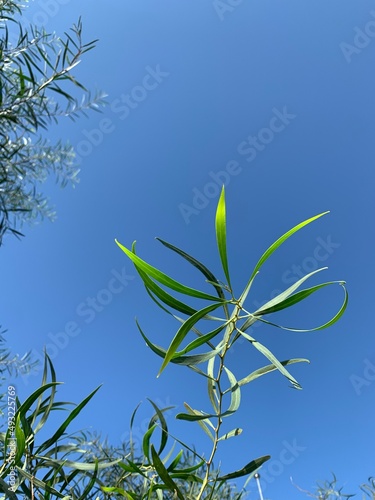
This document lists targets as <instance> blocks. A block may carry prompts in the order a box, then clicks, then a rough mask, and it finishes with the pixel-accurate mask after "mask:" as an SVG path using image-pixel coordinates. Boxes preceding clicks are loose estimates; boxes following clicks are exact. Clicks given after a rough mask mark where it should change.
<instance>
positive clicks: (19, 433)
mask: <svg viewBox="0 0 375 500" xmlns="http://www.w3.org/2000/svg"><path fill="white" fill-rule="evenodd" d="M15 427H16V429H15V431H16V432H15V434H16V442H17V453H16V456H15V459H14V462H15V463H16V464H18V461H19V460H20V459H21V458H22V456H23V454H24V453H25V442H26V441H25V434H24V432H23V430H22V427H21V423H20V415H19V414H18V415H17V417H16V426H15Z"/></svg>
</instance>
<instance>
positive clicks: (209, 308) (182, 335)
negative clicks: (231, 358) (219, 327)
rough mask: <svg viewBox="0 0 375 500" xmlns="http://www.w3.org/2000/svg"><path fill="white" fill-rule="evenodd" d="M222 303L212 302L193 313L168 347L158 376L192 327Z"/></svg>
mask: <svg viewBox="0 0 375 500" xmlns="http://www.w3.org/2000/svg"><path fill="white" fill-rule="evenodd" d="M220 306H221V304H217V303H216V304H211V305H209V306H207V307H204V308H203V309H201V310H200V311H197V312H196V313H195V314H193V315H192V316H191V317H190V318H188V319H187V320H186V321H185V322H184V323H183V324H182V325H181V326H180V328H179V329H178V331H177V333H176V335H175V336H174V338H173V340H172V342H171V344H170V346H169V347H168V350H167V353H166V355H165V358H164V361H163V363H162V365H161V368H160V370H159V373H158V377H159V376H160V374H161V373H162V372H163V370H164V369H165V367H166V366H167V365H168V363H169V362H170V361H171V359H172V358H173V356H174V354H175V352H176V351H177V349H178V347H179V346H180V345H181V343H182V341H183V340H184V338H185V337H186V335H187V334H188V333H189V331H190V330H191V329H192V327H193V326H194V325H195V324H196V323H197V322H198V321H199V320H200V319H202V318H203V317H204V316H206V314H208V313H209V312H211V311H214V310H215V309H217V308H218V307H220Z"/></svg>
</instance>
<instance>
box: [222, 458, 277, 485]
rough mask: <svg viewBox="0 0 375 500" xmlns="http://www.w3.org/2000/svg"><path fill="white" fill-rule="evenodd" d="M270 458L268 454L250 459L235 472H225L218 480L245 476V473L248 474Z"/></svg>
mask: <svg viewBox="0 0 375 500" xmlns="http://www.w3.org/2000/svg"><path fill="white" fill-rule="evenodd" d="M270 458H271V456H270V455H265V456H264V457H260V458H256V459H255V460H252V461H251V462H249V463H248V464H247V465H245V467H243V468H242V469H240V470H237V471H236V472H231V473H230V474H226V475H225V476H221V477H218V481H228V480H229V479H235V478H237V477H242V476H247V474H250V473H251V472H253V471H255V470H256V469H259V467H260V466H261V465H263V464H264V462H267V460H269V459H270Z"/></svg>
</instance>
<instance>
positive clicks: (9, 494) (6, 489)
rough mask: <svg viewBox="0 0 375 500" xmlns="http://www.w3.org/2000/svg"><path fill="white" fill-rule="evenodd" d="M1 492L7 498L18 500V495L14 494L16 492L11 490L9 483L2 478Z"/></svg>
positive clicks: (0, 481) (0, 480)
mask: <svg viewBox="0 0 375 500" xmlns="http://www.w3.org/2000/svg"><path fill="white" fill-rule="evenodd" d="M0 491H2V492H3V493H5V498H9V499H10V500H17V495H16V494H15V493H14V491H12V490H10V489H9V485H8V483H6V481H4V479H1V478H0Z"/></svg>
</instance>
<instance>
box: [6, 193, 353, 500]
mask: <svg viewBox="0 0 375 500" xmlns="http://www.w3.org/2000/svg"><path fill="white" fill-rule="evenodd" d="M322 215H324V214H320V215H318V216H315V217H312V218H311V219H308V220H306V221H304V222H301V223H300V224H298V225H297V226H295V227H294V228H292V229H291V230H290V231H288V232H287V233H285V234H284V235H283V236H281V237H280V238H279V239H278V240H277V241H276V242H275V243H273V244H272V245H271V246H270V247H269V248H268V249H267V250H266V252H264V254H263V255H262V256H261V258H260V259H259V261H258V263H257V264H256V266H255V268H254V270H253V272H252V274H251V276H250V278H249V280H248V282H247V285H246V287H245V289H244V290H243V291H242V293H241V294H240V295H239V296H237V297H236V296H235V295H234V292H233V291H232V287H231V279H230V273H229V265H228V260H227V250H226V208H225V193H224V189H223V191H222V194H221V197H220V200H219V203H218V207H217V212H216V236H217V244H218V250H219V255H220V259H221V262H222V267H223V272H224V275H225V278H226V283H222V282H221V281H219V280H218V279H217V278H216V277H215V276H214V274H213V273H212V272H211V271H210V270H208V268H207V267H206V266H204V265H203V264H202V263H200V262H199V261H198V260H196V259H195V258H193V257H191V256H190V255H188V254H187V253H186V252H183V251H182V250H180V249H179V248H177V247H175V246H173V245H171V244H170V243H167V242H165V241H163V240H160V241H161V243H162V244H163V245H164V246H166V247H167V248H168V249H170V250H172V251H174V252H175V253H177V254H178V255H180V256H181V257H183V258H184V259H185V260H187V261H188V262H189V263H190V264H192V265H193V266H194V267H195V268H197V269H198V270H199V271H200V272H201V273H202V274H203V275H204V277H205V278H206V280H207V282H208V284H209V285H210V286H213V287H214V291H215V293H216V295H211V294H209V293H206V292H203V291H200V290H196V289H194V288H191V287H188V286H186V285H183V284H182V283H179V282H178V281H176V280H174V279H172V278H171V277H169V276H168V275H166V274H164V273H162V272H161V271H159V270H158V269H156V268H154V267H152V266H151V265H149V264H147V263H146V262H145V261H143V260H142V259H140V258H139V257H138V256H137V254H136V251H135V244H133V246H132V248H131V250H128V249H127V248H126V247H124V246H123V245H121V244H120V243H118V245H119V246H120V248H121V249H122V250H123V251H124V252H125V253H126V255H127V256H128V257H129V258H130V259H131V260H132V261H133V263H134V265H135V267H136V270H137V271H138V273H139V275H140V277H141V278H142V280H143V282H144V285H145V287H146V290H147V292H148V293H149V295H150V296H151V297H152V298H153V300H154V301H155V302H156V303H157V305H158V306H160V307H161V308H162V310H164V311H166V312H168V313H169V314H171V315H172V316H173V317H174V318H175V319H176V320H177V321H178V323H179V327H178V329H177V332H176V334H175V336H174V338H173V339H172V341H171V343H170V345H169V347H167V348H166V349H165V348H163V347H160V346H158V345H156V344H154V343H153V342H152V341H151V340H149V338H148V337H147V336H146V335H145V333H144V332H143V330H142V329H141V327H140V325H139V323H138V322H137V325H138V328H139V330H140V333H141V335H142V336H143V338H144V339H145V341H146V343H147V344H148V346H149V347H150V348H151V349H152V350H153V351H154V352H155V353H156V354H157V355H158V356H160V357H161V358H162V364H161V368H160V372H159V374H160V373H162V372H163V371H164V369H166V368H167V366H168V364H169V363H170V362H171V363H176V364H179V365H182V366H186V367H188V368H189V369H191V370H192V371H194V372H195V373H196V374H198V375H200V376H201V377H203V378H204V381H205V383H206V384H207V390H208V399H209V402H210V404H211V406H212V410H210V411H209V412H203V411H198V410H195V409H193V408H192V407H191V406H190V405H189V404H188V403H185V408H186V410H187V411H186V413H179V414H178V415H177V418H178V419H180V420H187V421H190V422H196V423H198V424H199V425H200V427H201V428H202V430H203V431H204V432H205V433H206V434H207V435H208V436H209V437H210V439H211V441H212V447H211V450H210V452H209V454H208V456H207V457H205V455H204V454H203V453H201V452H198V451H196V450H195V449H194V448H192V447H191V446H190V445H188V444H186V443H183V442H182V441H181V440H179V439H177V438H175V437H174V436H171V435H170V433H169V429H168V425H167V421H166V418H165V412H166V411H169V410H170V408H169V407H168V408H159V407H158V406H157V405H156V404H155V403H154V402H152V401H151V400H150V404H151V406H152V408H153V415H152V417H151V418H150V420H149V424H148V428H147V430H146V432H145V433H144V435H143V439H142V447H141V450H140V452H139V451H136V448H135V444H134V441H133V439H132V437H131V438H130V441H129V443H126V444H125V445H124V446H123V447H120V448H113V447H110V446H109V445H108V444H107V443H106V442H104V443H103V442H100V441H99V439H96V438H95V437H94V438H93V437H92V436H90V435H89V434H87V433H85V432H81V433H78V434H70V435H69V434H67V431H68V428H69V427H70V424H71V423H72V421H73V420H74V419H75V418H76V417H77V415H79V414H80V413H81V411H82V410H83V409H84V408H85V406H86V405H87V404H88V402H89V401H90V400H91V398H92V397H93V396H94V394H95V393H96V391H97V390H98V388H97V389H95V390H94V391H93V392H92V393H91V394H89V395H88V396H87V397H86V398H85V399H84V400H83V401H82V402H81V403H79V404H78V405H76V406H73V408H71V406H72V403H67V402H61V401H57V400H56V393H57V389H58V385H59V382H57V381H56V375H55V371H54V368H53V365H52V362H51V360H50V359H49V357H48V356H47V355H46V356H45V366H44V371H43V376H42V381H41V385H40V387H39V388H38V389H37V390H36V391H34V392H33V393H32V394H31V395H30V396H29V397H28V398H26V400H25V401H24V402H23V403H21V401H20V400H19V399H18V397H17V395H16V394H15V388H14V387H13V386H9V387H8V393H7V402H8V426H7V428H3V429H2V430H3V432H2V433H1V434H0V440H1V442H2V447H1V452H0V459H1V463H2V465H1V466H0V491H2V492H4V493H5V496H3V497H0V500H2V499H3V498H11V499H16V498H17V495H20V494H23V495H24V496H25V497H26V498H28V499H32V500H34V499H45V500H52V499H55V498H64V499H65V500H78V499H79V500H84V499H87V500H94V499H99V498H103V499H106V498H114V497H115V498H126V499H130V500H135V499H136V500H146V499H155V500H172V499H173V500H175V499H180V500H200V499H203V498H204V499H206V500H219V499H222V500H240V499H241V498H244V494H245V489H242V490H241V491H240V492H238V491H237V490H236V489H232V487H231V484H230V481H231V480H232V479H237V478H241V477H245V476H248V478H249V479H250V478H251V477H252V476H253V475H254V474H255V473H256V472H257V471H258V470H259V468H260V467H261V465H262V464H263V463H264V462H266V461H267V460H268V459H269V458H270V457H269V456H268V455H265V456H262V457H259V458H256V459H253V460H251V461H250V462H249V463H247V464H246V465H245V466H244V467H243V468H241V469H240V470H237V471H234V472H230V473H223V472H222V471H221V469H220V468H216V467H215V466H214V458H215V456H216V452H217V449H218V447H219V445H220V443H221V441H223V440H226V439H230V438H233V437H235V436H238V435H240V434H241V429H239V428H235V429H233V430H230V429H229V430H228V429H225V428H224V425H225V420H226V419H227V417H229V416H231V415H233V414H234V413H235V412H236V411H237V410H238V408H239V406H240V402H241V393H240V391H241V388H243V386H245V385H246V384H248V383H250V382H252V381H254V380H256V379H257V378H259V377H261V376H262V375H265V374H266V373H269V372H272V371H275V370H278V371H279V372H280V373H281V374H282V375H283V376H284V377H286V378H287V380H288V381H289V382H290V383H291V384H292V387H294V388H297V389H300V388H301V386H300V384H299V383H298V382H297V380H296V379H295V378H294V377H293V375H292V374H291V373H290V372H289V366H291V365H292V364H294V363H298V362H305V361H307V360H305V359H303V358H296V359H287V360H284V361H279V360H278V359H277V358H276V356H275V355H274V354H273V353H272V352H271V351H270V350H269V349H268V348H267V347H266V346H264V345H262V344H261V343H259V341H258V340H256V339H255V338H253V337H252V336H250V335H249V334H248V333H246V331H247V330H249V328H250V326H251V325H252V324H254V322H255V321H261V322H264V323H266V324H269V325H273V326H277V327H279V328H282V329H284V330H291V331H307V330H295V329H292V328H287V327H284V326H280V325H277V324H275V323H272V322H270V321H269V320H268V319H265V316H267V315H269V314H272V313H275V312H277V311H280V310H283V309H285V308H287V307H290V306H292V305H294V304H296V303H298V302H300V301H302V300H304V299H305V298H306V297H308V296H310V295H311V294H313V293H315V292H317V291H319V290H320V289H322V288H324V287H326V286H328V285H333V284H339V285H340V286H341V287H342V288H343V290H344V300H343V304H342V306H341V307H340V309H339V311H338V312H337V313H336V314H335V315H334V316H333V318H332V319H331V320H329V321H328V322H326V323H324V324H323V325H320V326H317V327H316V328H313V329H311V330H308V331H314V330H320V329H322V328H327V327H328V326H330V325H332V324H334V323H335V322H336V321H337V320H338V319H339V318H340V317H341V316H342V314H343V313H344V311H345V308H346V305H347V292H346V289H345V286H344V283H343V282H341V281H339V282H326V283H321V284H318V285H314V286H311V287H310V288H305V289H302V290H301V289H300V290H299V291H297V290H298V289H299V288H300V287H301V285H302V284H303V283H304V282H305V281H306V280H307V279H308V278H310V277H311V276H313V275H314V274H316V273H318V272H320V271H322V269H320V270H318V271H315V272H313V273H310V274H308V275H307V276H305V277H304V278H301V279H300V280H299V281H297V283H295V284H294V285H292V286H291V287H289V288H288V289H287V290H285V291H284V292H282V293H281V294H280V295H279V296H277V297H275V298H274V299H272V300H271V301H269V302H268V303H267V304H265V305H264V306H262V307H261V308H259V309H258V310H256V311H254V312H252V313H250V312H248V311H247V309H246V307H245V301H246V299H247V296H248V294H249V292H250V289H251V285H252V283H253V281H254V279H255V277H256V276H257V274H258V272H259V270H260V268H261V266H262V265H263V264H264V263H265V262H266V260H267V259H268V258H269V257H270V256H271V255H272V254H273V252H274V251H275V250H276V249H277V248H278V247H279V246H280V245H281V244H282V243H283V242H285V241H286V240H287V239H288V238H289V237H290V236H292V235H293V234H294V233H296V232H297V231H298V230H299V229H302V228H303V227H304V226H306V225H307V224H309V223H311V222H313V221H314V220H316V219H318V218H319V217H320V216H322ZM158 283H161V284H162V285H164V288H162V287H161V286H160V285H159V284H158ZM165 287H167V288H169V289H171V290H174V291H177V292H180V293H182V294H184V295H188V296H189V297H193V298H195V299H201V300H204V301H209V305H207V304H205V305H204V307H203V308H201V309H195V308H194V307H193V306H192V305H188V304H186V303H185V302H182V301H181V300H179V299H177V298H176V297H174V296H173V295H172V294H170V293H169V292H168V291H167V290H166V289H165ZM196 302H197V301H196ZM170 309H173V310H174V311H176V312H177V313H175V312H172V311H171V310H170ZM219 309H222V316H223V317H219V316H216V315H215V316H213V315H212V313H214V311H215V314H218V313H217V311H218V310H219ZM180 313H182V314H183V315H185V316H187V318H186V319H182V318H180V316H179V314H180ZM212 321H213V322H215V326H214V327H213V328H212V327H211V328H210V327H206V328H202V327H201V324H202V323H206V324H209V323H210V322H212ZM217 324H219V326H217ZM198 327H199V328H198ZM192 333H194V338H193V339H192V340H188V336H189V335H191V334H192ZM219 335H221V338H220V339H219V340H217V339H216V343H213V342H212V341H213V340H214V339H215V337H216V338H217V337H218V336H219ZM241 338H243V339H245V340H246V341H247V342H248V345H249V346H250V347H255V348H256V349H257V350H258V351H259V352H260V353H261V354H263V355H264V356H265V357H266V358H267V360H268V362H269V363H270V364H268V365H266V366H264V367H261V368H257V369H255V370H253V371H252V372H251V373H250V374H249V375H248V376H246V377H245V378H242V379H240V380H237V377H236V376H235V374H234V373H233V371H232V370H230V369H229V368H228V366H227V354H228V352H229V351H230V349H231V347H232V346H233V345H234V343H236V342H238V341H239V339H241ZM183 345H184V346H183ZM207 349H209V350H207ZM202 350H203V352H202ZM203 363H205V364H206V370H205V371H204V370H203V369H202V367H200V366H199V365H201V364H203ZM62 410H63V411H64V412H68V414H67V416H65V418H64V420H63V422H62V423H60V424H59V425H58V427H57V429H56V430H55V431H54V432H52V434H51V433H50V431H49V429H48V428H47V427H46V425H47V423H48V424H50V423H51V422H54V421H55V417H54V415H56V411H57V412H61V411H62ZM137 411H138V407H137V408H136V409H135V411H134V412H133V415H132V417H131V422H130V428H131V430H132V428H133V424H134V421H135V419H136V416H137ZM3 427H5V424H3ZM42 430H43V432H41V431H42ZM46 432H47V433H48V434H49V435H50V436H51V437H49V438H47V439H44V438H43V437H42V436H43V435H44V434H45V433H46ZM43 439H44V440H43ZM171 442H172V445H171V444H170V443H171ZM176 445H177V446H178V451H175V447H176ZM9 478H10V479H9ZM323 498H324V497H323ZM328 498H329V497H327V499H326V500H328Z"/></svg>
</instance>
